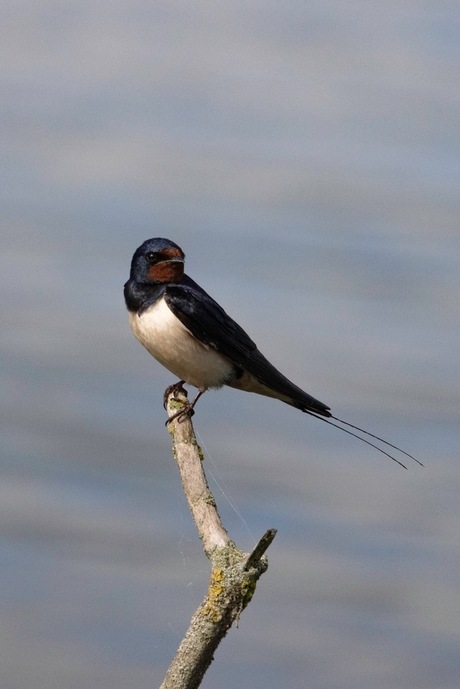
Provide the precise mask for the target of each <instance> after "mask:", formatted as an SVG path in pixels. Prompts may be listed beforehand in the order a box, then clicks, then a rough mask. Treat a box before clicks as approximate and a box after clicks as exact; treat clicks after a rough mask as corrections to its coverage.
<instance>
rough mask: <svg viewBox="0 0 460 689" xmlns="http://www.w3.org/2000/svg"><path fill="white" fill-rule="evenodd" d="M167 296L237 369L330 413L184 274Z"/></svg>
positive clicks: (312, 408)
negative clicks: (281, 370) (295, 382)
mask: <svg viewBox="0 0 460 689" xmlns="http://www.w3.org/2000/svg"><path fill="white" fill-rule="evenodd" d="M164 298H165V300H166V303H167V304H168V306H169V308H170V309H171V311H172V312H173V313H174V315H175V316H176V317H177V318H178V319H179V320H180V321H181V323H183V324H184V325H185V327H186V328H188V330H190V332H191V333H192V335H193V336H194V337H196V338H197V339H198V340H200V342H203V343H204V344H206V345H208V346H210V347H213V348H214V349H215V350H216V351H218V352H220V353H221V354H223V355H224V356H225V357H227V358H228V359H229V360H230V361H231V362H232V363H233V364H235V366H236V367H237V368H239V369H241V370H242V371H245V372H247V373H249V374H250V375H251V376H253V377H254V378H255V379H256V380H257V381H259V382H260V383H262V384H263V385H265V386H267V387H268V388H270V389H272V390H274V391H276V392H278V393H279V394H280V395H282V396H283V397H286V398H288V399H289V401H288V404H292V405H293V406H295V407H298V408H299V409H302V410H304V411H307V410H308V411H314V412H316V413H318V414H321V415H323V416H330V412H329V407H327V406H326V405H325V404H323V403H322V402H320V401H319V400H317V399H315V398H314V397H312V396H311V395H309V394H308V393H306V392H304V391H303V390H302V389H301V388H299V387H297V385H294V383H291V381H290V380H288V378H286V377H285V376H283V374H282V373H280V372H279V371H278V370H277V369H276V368H275V367H274V366H273V365H272V364H271V363H270V362H269V361H268V360H267V359H266V358H265V357H264V356H263V354H261V352H260V351H259V350H258V349H257V345H256V344H255V342H253V341H252V340H251V338H250V337H249V335H248V334H247V333H246V332H245V331H244V330H243V328H241V326H239V325H238V323H236V322H235V321H234V320H233V319H232V318H230V316H229V315H228V314H227V313H225V311H224V310H223V308H222V307H221V306H219V304H218V303H217V302H216V301H214V299H212V297H210V296H209V294H207V293H206V292H205V291H204V290H203V289H202V288H201V287H199V285H197V284H196V283H195V282H194V281H193V280H192V279H191V278H189V277H188V276H184V280H183V282H182V283H181V284H169V285H167V287H166V289H165V293H164ZM285 401H287V400H285Z"/></svg>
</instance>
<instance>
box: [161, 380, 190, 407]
mask: <svg viewBox="0 0 460 689" xmlns="http://www.w3.org/2000/svg"><path fill="white" fill-rule="evenodd" d="M184 383H185V380H178V381H177V383H173V384H172V385H169V386H168V387H167V388H166V390H165V391H164V393H163V407H164V408H165V409H166V407H167V406H168V397H169V395H171V394H172V393H176V392H184V393H185V395H187V393H186V391H185V390H184ZM174 396H175V394H174Z"/></svg>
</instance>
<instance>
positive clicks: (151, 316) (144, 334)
mask: <svg viewBox="0 0 460 689" xmlns="http://www.w3.org/2000/svg"><path fill="white" fill-rule="evenodd" d="M129 319H130V324H131V328H132V331H133V333H134V335H135V336H136V337H137V339H138V340H139V342H140V343H141V344H142V345H144V347H145V348H146V349H147V350H148V351H149V352H150V354H151V355H152V356H153V357H155V359H156V360H157V361H159V362H160V364H163V366H165V368H167V369H168V370H169V371H171V372H172V373H174V375H176V376H177V377H178V378H180V379H181V380H185V382H186V383H189V384H190V385H194V386H195V387H197V388H200V389H206V388H218V387H220V386H221V385H223V384H224V383H225V382H226V381H228V380H229V379H230V378H231V377H232V373H233V367H232V365H231V363H230V362H229V360H228V359H226V358H225V357H224V356H223V355H222V354H219V353H218V352H216V351H215V350H214V349H213V348H212V347H208V346H207V345H204V344H202V343H201V342H199V340H197V339H196V338H195V337H193V335H192V334H191V332H190V331H189V330H187V328H186V327H185V326H184V325H183V324H182V323H181V322H180V320H179V319H178V318H176V316H175V315H174V314H173V312H172V311H171V309H170V308H169V307H168V305H167V304H166V302H165V301H164V299H160V300H159V301H158V302H157V303H156V304H154V305H153V306H151V307H150V308H148V309H147V310H146V311H143V312H142V314H141V315H140V316H138V315H137V313H133V312H131V311H130V312H129Z"/></svg>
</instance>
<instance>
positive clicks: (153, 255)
mask: <svg viewBox="0 0 460 689" xmlns="http://www.w3.org/2000/svg"><path fill="white" fill-rule="evenodd" d="M156 257H157V255H156V253H155V252H154V251H149V252H148V253H146V254H145V258H146V259H147V261H149V263H153V262H154V261H155V260H156Z"/></svg>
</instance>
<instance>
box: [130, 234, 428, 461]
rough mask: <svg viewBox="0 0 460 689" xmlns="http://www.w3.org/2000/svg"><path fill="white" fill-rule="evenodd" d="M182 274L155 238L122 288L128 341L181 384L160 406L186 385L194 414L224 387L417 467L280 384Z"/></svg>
mask: <svg viewBox="0 0 460 689" xmlns="http://www.w3.org/2000/svg"><path fill="white" fill-rule="evenodd" d="M184 269H185V254H184V252H183V250H182V249H181V248H180V247H179V246H178V245H177V244H175V243H174V242H173V241H171V240H169V239H164V238H162V237H154V238H152V239H147V240H146V241H145V242H144V243H143V244H141V246H139V247H138V248H137V249H136V251H135V252H134V255H133V257H132V261H131V269H130V275H129V280H128V281H127V282H126V283H125V285H124V297H125V303H126V307H127V310H128V315H129V322H130V326H131V330H132V332H133V334H134V335H135V337H136V338H137V340H138V341H139V342H140V343H141V344H142V345H143V346H144V347H145V348H146V349H147V351H148V352H149V353H150V354H151V355H152V356H153V357H154V358H155V359H156V360H157V361H158V362H159V363H160V364H162V365H163V366H164V367H165V368H167V369H168V370H169V371H171V373H173V374H174V375H175V376H177V378H179V381H178V382H176V383H174V384H173V385H171V386H169V387H168V388H167V389H166V391H165V397H164V399H165V404H166V399H167V397H168V395H169V394H170V393H171V392H174V391H177V390H179V389H181V388H182V386H183V385H184V384H188V385H191V386H193V387H195V388H197V389H198V394H197V395H196V397H195V399H194V400H193V401H192V402H191V403H189V404H188V409H187V410H186V411H187V412H188V413H189V414H192V413H193V410H194V407H195V404H196V402H197V401H198V399H199V398H200V397H201V395H203V394H204V393H205V392H206V391H207V390H209V389H212V388H221V387H222V386H224V385H227V386H230V387H232V388H236V389H238V390H243V391H246V392H254V393H257V394H259V395H264V396H267V397H272V398H274V399H277V400H280V401H282V402H285V403H286V404H288V405H291V406H292V407H295V408H296V409H299V410H301V411H302V412H305V413H306V414H309V415H310V416H313V417H315V418H317V419H320V420H321V421H324V422H326V423H328V424H330V425H332V426H334V427H336V428H338V429H339V430H341V431H344V432H345V433H348V434H349V435H352V436H354V437H355V438H358V439H359V440H361V441H362V442H364V443H366V444H367V445H370V446H372V447H373V448H375V449H376V450H378V451H379V452H381V453H382V454H384V455H386V456H387V457H389V458H390V459H392V460H393V461H394V462H396V463H397V464H399V465H400V466H402V467H403V468H404V469H407V466H406V465H405V464H404V463H403V462H402V461H400V460H399V459H397V458H396V457H395V456H394V455H393V454H390V452H388V451H387V450H385V449H383V448H381V447H379V446H378V445H377V444H376V443H374V442H371V441H370V440H368V439H367V438H363V437H361V435H359V434H364V435H366V436H367V437H368V438H369V437H371V438H372V439H373V440H375V441H379V442H380V443H383V444H384V445H385V446H386V447H389V448H392V449H393V450H396V451H398V452H400V453H402V454H404V455H405V456H406V457H408V458H410V459H412V460H414V461H415V462H417V464H420V465H421V466H423V465H422V463H421V462H419V460H418V459H416V458H415V457H413V456H412V455H410V454H409V453H408V452H406V451H405V450H402V449H401V448H399V447H397V446H396V445H393V444H392V443H390V442H389V441H387V440H384V439H383V438H380V437H379V436H377V435H375V434H373V433H370V432H369V431H367V430H364V429H363V428H360V427H359V426H356V425H354V424H352V423H349V422H348V421H344V420H342V419H340V418H338V417H337V416H334V415H333V414H332V412H331V408H330V407H329V406H328V405H326V404H324V403H323V402H320V401H319V400H318V399H316V398H315V397H313V396H312V395H310V394H308V393H307V392H305V391H304V390H302V388H300V387H299V386H297V385H295V384H294V383H293V382H291V381H290V380H289V379H288V378H286V376H284V375H283V374H282V373H281V372H280V371H279V370H278V369H277V368H275V366H274V365H273V364H271V363H270V362H269V361H268V359H266V357H265V356H264V355H263V354H262V353H261V351H260V350H259V348H258V347H257V345H256V344H255V342H254V341H253V340H252V339H251V338H250V337H249V335H248V334H247V333H246V332H245V330H243V328H242V327H241V326H240V325H238V323H236V321H235V320H233V318H231V317H230V316H229V315H228V314H227V313H226V312H225V311H224V309H223V308H222V307H221V306H220V305H219V304H218V303H217V302H216V301H215V300H214V299H213V298H212V297H211V296H210V295H209V294H208V293H207V292H206V291H205V290H204V289H203V288H202V287H200V286H199V285H198V284H197V283H196V282H195V281H194V280H192V278H190V277H189V276H188V275H186V274H185V272H184ZM183 413H184V412H178V414H177V415H181V414H183ZM175 416H176V415H174V417H175ZM174 417H170V418H169V421H171V420H172V418H174ZM343 426H346V428H344V427H343ZM351 429H352V430H351Z"/></svg>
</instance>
